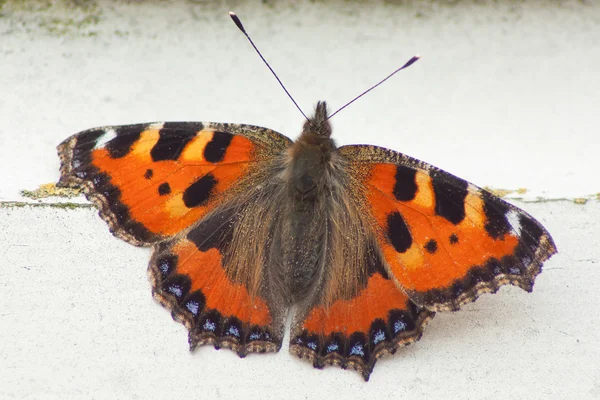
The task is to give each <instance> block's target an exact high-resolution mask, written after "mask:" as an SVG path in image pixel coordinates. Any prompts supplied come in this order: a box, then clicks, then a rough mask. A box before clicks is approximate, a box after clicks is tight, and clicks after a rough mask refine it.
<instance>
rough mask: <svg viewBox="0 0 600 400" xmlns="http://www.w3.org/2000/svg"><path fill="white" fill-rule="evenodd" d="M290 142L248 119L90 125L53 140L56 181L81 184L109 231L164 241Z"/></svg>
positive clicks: (259, 171) (260, 174)
mask: <svg viewBox="0 0 600 400" xmlns="http://www.w3.org/2000/svg"><path fill="white" fill-rule="evenodd" d="M290 144H291V141H290V140H289V139H288V138H286V137H285V136H283V135H281V134H279V133H277V132H274V131H272V130H269V129H265V128H260V127H256V126H251V125H238V124H218V123H210V122H206V123H201V122H157V123H150V124H136V125H124V126H112V127H110V126H109V127H102V128H95V129H90V130H87V131H83V132H80V133H78V134H76V135H73V136H71V137H70V138H68V139H67V140H65V141H64V142H63V143H61V144H60V145H59V146H58V153H59V156H60V159H61V177H60V181H59V185H62V186H74V187H81V188H83V190H84V192H85V194H86V197H87V198H88V199H89V200H91V201H92V202H94V203H95V204H96V205H97V206H98V208H99V209H100V215H101V217H102V218H103V219H104V220H105V221H106V222H107V223H108V224H109V226H110V228H111V231H112V232H113V233H114V234H115V235H116V236H118V237H120V238H121V239H124V240H126V241H127V242H129V243H132V244H135V245H142V246H144V245H150V244H152V243H155V242H158V241H161V240H165V239H167V238H169V237H172V236H173V235H175V234H177V233H178V232H181V231H183V230H185V229H187V228H189V227H190V226H192V225H193V224H194V223H196V222H197V221H199V220H201V219H202V218H203V217H204V216H206V215H207V214H208V213H209V212H210V211H211V210H213V209H214V208H215V207H216V206H218V205H219V204H222V203H223V202H224V201H225V200H227V198H229V197H230V196H234V195H235V194H237V193H239V192H240V191H243V190H244V188H245V185H247V184H248V183H250V182H257V181H259V180H260V179H261V178H264V175H265V173H267V171H266V168H265V166H267V165H270V163H271V162H272V161H273V160H274V159H275V158H276V157H278V156H279V155H280V154H281V153H282V152H283V151H284V150H285V149H286V148H287V147H288V146H289V145H290Z"/></svg>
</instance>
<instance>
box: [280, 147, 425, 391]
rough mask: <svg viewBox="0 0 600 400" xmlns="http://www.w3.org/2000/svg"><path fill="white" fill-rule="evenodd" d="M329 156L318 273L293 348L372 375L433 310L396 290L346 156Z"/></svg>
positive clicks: (321, 362) (301, 309)
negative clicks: (375, 367) (418, 304)
mask: <svg viewBox="0 0 600 400" xmlns="http://www.w3.org/2000/svg"><path fill="white" fill-rule="evenodd" d="M330 163H331V165H332V167H331V168H330V169H329V170H328V176H329V178H328V179H327V181H328V183H327V187H326V189H325V190H324V191H323V192H322V193H321V194H320V196H319V199H320V202H319V204H318V206H315V208H318V209H320V210H323V211H321V212H320V213H319V215H320V217H319V219H318V220H316V221H315V223H316V224H318V225H319V226H323V231H324V232H326V233H325V234H324V235H323V238H322V243H319V245H318V246H317V248H318V251H317V254H318V257H319V258H318V259H317V270H318V271H320V273H318V274H317V276H316V277H315V278H314V287H313V288H312V291H311V292H309V293H308V296H307V297H306V298H304V299H303V300H302V301H301V302H300V303H299V304H298V307H297V308H296V314H295V315H294V317H293V323H292V332H291V341H290V351H291V352H292V353H293V354H295V355H297V356H299V357H300V358H304V359H307V360H309V361H310V362H312V364H313V366H314V367H316V368H322V367H323V366H325V365H339V366H341V367H342V368H351V369H355V370H357V371H358V372H360V373H361V374H362V376H363V377H364V378H365V380H367V379H368V378H369V375H370V374H371V371H372V370H373V367H374V365H375V362H376V361H377V359H378V358H379V357H381V356H382V355H384V354H386V353H394V352H395V351H396V349H397V348H398V347H399V346H403V345H406V344H409V343H412V342H414V341H416V340H418V339H419V338H420V336H421V333H422V331H423V328H424V326H425V324H426V323H427V321H428V320H429V319H430V318H431V317H432V316H433V312H431V311H429V310H427V309H426V308H423V307H420V306H417V305H416V304H415V303H414V302H413V301H411V300H410V298H409V297H408V296H406V295H405V294H404V293H403V292H402V291H400V290H399V289H398V287H397V285H396V283H395V282H394V280H393V276H392V275H390V274H389V273H388V271H387V269H386V267H385V263H384V261H383V258H382V256H381V254H380V252H379V251H378V247H377V241H376V237H375V235H374V233H373V230H372V228H371V226H370V219H369V218H368V212H364V207H363V206H362V203H363V202H364V194H363V193H362V192H361V191H357V190H355V189H356V188H357V186H356V184H355V183H353V179H354V178H353V176H352V175H351V174H350V173H349V172H351V171H350V170H348V167H347V162H346V161H345V160H344V159H342V158H340V157H339V155H336V154H334V155H333V156H332V159H331V161H330ZM359 188H360V187H359ZM315 212H317V211H315Z"/></svg>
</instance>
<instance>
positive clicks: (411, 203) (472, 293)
mask: <svg viewBox="0 0 600 400" xmlns="http://www.w3.org/2000/svg"><path fill="white" fill-rule="evenodd" d="M339 150H340V152H341V154H343V155H344V156H345V157H346V158H347V159H348V160H349V163H350V166H349V170H350V171H351V174H352V176H354V177H355V179H356V184H357V186H358V187H360V188H361V190H362V191H363V193H364V196H365V197H366V199H367V202H366V205H365V208H366V209H368V212H369V213H370V214H371V217H372V219H373V221H374V229H373V230H374V231H375V233H376V238H377V242H378V244H379V248H380V250H381V253H382V256H383V258H384V260H385V263H386V264H387V269H388V271H389V273H390V275H392V276H393V278H394V280H395V281H396V282H397V283H398V285H399V287H401V288H402V290H403V291H404V292H405V293H406V294H407V295H408V296H409V298H410V299H411V300H412V301H414V302H415V303H416V304H419V305H422V306H424V307H426V308H428V309H429V310H432V311H440V310H457V309H459V307H460V306H461V305H463V304H465V303H469V302H472V301H474V300H475V299H477V297H478V296H479V295H480V294H481V293H485V292H495V291H497V290H498V288H499V287H500V286H502V285H506V284H512V285H516V286H519V287H521V288H523V289H524V290H527V291H531V289H532V287H533V283H534V280H535V277H536V276H537V275H538V274H539V273H540V272H541V268H542V263H543V262H544V261H546V260H547V259H548V258H550V257H551V256H552V255H553V254H554V253H556V247H555V245H554V243H553V241H552V238H551V237H550V235H549V234H548V232H547V231H546V230H545V229H544V227H543V226H542V225H541V224H540V223H539V222H537V221H536V220H535V219H534V218H533V217H531V216H530V215H529V214H527V213H526V212H525V211H523V210H521V209H519V208H516V207H514V206H512V205H510V204H508V203H506V202H505V201H503V200H502V199H500V198H498V197H496V196H494V195H493V194H491V193H489V192H487V191H485V190H483V189H481V188H478V187H476V186H474V185H472V184H470V183H468V182H466V181H464V180H462V179H460V178H457V177H455V176H453V175H451V174H449V173H447V172H444V171H442V170H439V169H437V168H435V167H433V166H431V165H428V164H426V163H423V162H421V161H418V160H415V159H413V158H410V157H407V156H405V155H402V154H400V153H396V152H393V151H391V150H387V149H383V148H380V147H373V146H345V147H342V148H340V149H339Z"/></svg>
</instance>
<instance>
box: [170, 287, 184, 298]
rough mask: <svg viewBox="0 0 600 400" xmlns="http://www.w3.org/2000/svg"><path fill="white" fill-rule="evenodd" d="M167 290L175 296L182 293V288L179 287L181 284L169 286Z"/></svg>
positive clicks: (179, 295)
mask: <svg viewBox="0 0 600 400" xmlns="http://www.w3.org/2000/svg"><path fill="white" fill-rule="evenodd" d="M168 290H169V292H171V293H173V294H174V295H175V296H177V297H181V295H182V294H183V290H182V289H181V286H178V285H173V286H169V289H168Z"/></svg>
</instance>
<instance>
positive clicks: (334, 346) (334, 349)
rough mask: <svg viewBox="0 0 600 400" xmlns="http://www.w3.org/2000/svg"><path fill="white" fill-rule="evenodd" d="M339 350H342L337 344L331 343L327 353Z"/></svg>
mask: <svg viewBox="0 0 600 400" xmlns="http://www.w3.org/2000/svg"><path fill="white" fill-rule="evenodd" d="M339 348H340V345H339V344H337V343H331V344H330V345H329V346H327V352H328V353H331V352H332V351H336V350H337V349H339Z"/></svg>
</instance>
